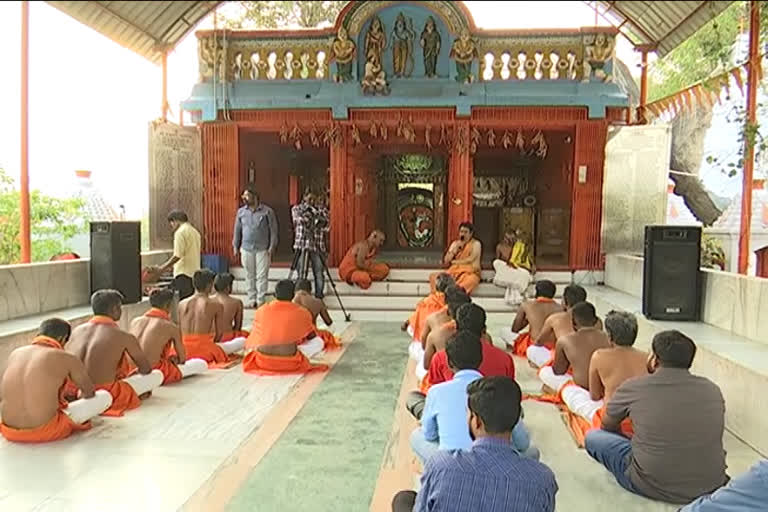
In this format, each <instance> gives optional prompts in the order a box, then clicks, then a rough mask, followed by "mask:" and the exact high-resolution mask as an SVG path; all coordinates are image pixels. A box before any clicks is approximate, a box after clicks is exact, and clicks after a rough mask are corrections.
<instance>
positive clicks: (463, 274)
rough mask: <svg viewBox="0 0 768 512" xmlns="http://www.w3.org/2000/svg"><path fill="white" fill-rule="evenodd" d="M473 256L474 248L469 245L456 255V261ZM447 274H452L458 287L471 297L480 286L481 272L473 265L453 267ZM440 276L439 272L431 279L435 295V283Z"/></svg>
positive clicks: (430, 282)
mask: <svg viewBox="0 0 768 512" xmlns="http://www.w3.org/2000/svg"><path fill="white" fill-rule="evenodd" d="M471 254H472V246H471V245H469V244H467V245H465V246H464V248H463V249H462V250H461V252H460V253H459V254H457V255H456V257H455V259H457V260H461V259H464V258H468V257H469V256H470V255H471ZM445 273H446V274H450V275H451V277H453V279H454V281H456V286H460V287H462V288H464V291H465V292H467V294H469V295H472V292H473V291H474V290H475V288H477V285H479V284H480V270H478V269H477V268H475V267H473V266H472V265H451V266H450V267H448V269H447V270H445ZM438 274H439V272H437V273H435V274H432V275H431V276H430V279H429V284H430V287H431V290H432V292H433V293H434V292H435V282H436V280H437V276H438Z"/></svg>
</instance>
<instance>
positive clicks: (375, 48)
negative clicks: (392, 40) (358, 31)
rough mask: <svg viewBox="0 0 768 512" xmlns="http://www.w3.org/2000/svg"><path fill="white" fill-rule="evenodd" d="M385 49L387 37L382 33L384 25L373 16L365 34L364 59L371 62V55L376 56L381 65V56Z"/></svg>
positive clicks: (379, 19)
mask: <svg viewBox="0 0 768 512" xmlns="http://www.w3.org/2000/svg"><path fill="white" fill-rule="evenodd" d="M386 47H387V35H386V34H385V33H384V25H383V24H382V23H381V18H379V17H378V16H374V17H373V19H372V20H371V26H370V27H369V28H368V32H367V33H366V34H365V58H366V61H370V60H371V57H370V56H371V55H375V56H376V60H377V61H378V62H379V65H381V55H382V53H384V49H386Z"/></svg>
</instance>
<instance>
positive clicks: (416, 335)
mask: <svg viewBox="0 0 768 512" xmlns="http://www.w3.org/2000/svg"><path fill="white" fill-rule="evenodd" d="M455 284H456V281H454V280H453V277H451V275H450V274H446V273H445V272H441V273H440V274H438V275H437V278H436V280H435V292H434V293H430V294H429V295H427V296H426V297H424V298H423V299H421V300H420V301H419V303H418V304H416V311H414V312H413V314H412V315H411V316H410V318H408V320H406V321H405V322H404V323H403V325H402V326H401V327H400V329H401V330H403V331H407V332H408V334H409V335H410V336H411V338H413V340H414V341H418V342H421V341H422V340H423V339H424V338H423V337H422V329H423V327H424V324H425V323H426V321H427V317H428V316H429V315H431V314H432V313H436V312H438V311H440V310H442V309H444V308H445V290H446V289H447V288H448V287H449V286H453V285H455Z"/></svg>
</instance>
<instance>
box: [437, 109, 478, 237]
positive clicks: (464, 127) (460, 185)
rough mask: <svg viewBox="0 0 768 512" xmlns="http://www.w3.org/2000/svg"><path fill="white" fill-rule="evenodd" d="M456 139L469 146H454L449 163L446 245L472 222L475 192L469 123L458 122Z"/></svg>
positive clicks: (446, 199) (446, 198) (446, 195)
mask: <svg viewBox="0 0 768 512" xmlns="http://www.w3.org/2000/svg"><path fill="white" fill-rule="evenodd" d="M456 137H457V138H458V140H463V141H466V142H467V144H454V145H453V147H452V148H451V154H450V158H449V162H448V187H447V191H446V194H445V198H444V201H445V207H446V209H447V210H448V211H447V215H446V217H447V219H448V220H447V222H448V225H447V226H446V227H447V229H446V234H447V238H446V241H445V245H446V246H447V245H448V244H449V243H450V242H452V241H453V240H456V239H457V238H458V236H459V224H461V223H462V222H464V221H469V222H472V192H473V190H474V169H473V165H472V155H471V154H470V152H469V144H468V143H469V121H468V120H467V121H457V123H456Z"/></svg>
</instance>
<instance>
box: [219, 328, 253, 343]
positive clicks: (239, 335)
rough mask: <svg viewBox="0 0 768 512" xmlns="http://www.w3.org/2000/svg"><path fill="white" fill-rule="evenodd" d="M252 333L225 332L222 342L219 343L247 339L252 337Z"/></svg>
mask: <svg viewBox="0 0 768 512" xmlns="http://www.w3.org/2000/svg"><path fill="white" fill-rule="evenodd" d="M250 334H251V333H249V332H248V331H233V332H225V333H224V334H223V335H222V336H221V341H220V342H219V343H225V342H227V341H232V340H234V339H235V338H247V337H248V336H250Z"/></svg>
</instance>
